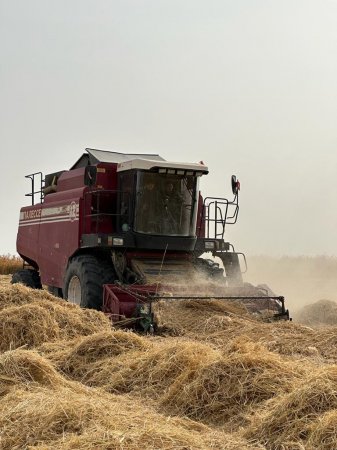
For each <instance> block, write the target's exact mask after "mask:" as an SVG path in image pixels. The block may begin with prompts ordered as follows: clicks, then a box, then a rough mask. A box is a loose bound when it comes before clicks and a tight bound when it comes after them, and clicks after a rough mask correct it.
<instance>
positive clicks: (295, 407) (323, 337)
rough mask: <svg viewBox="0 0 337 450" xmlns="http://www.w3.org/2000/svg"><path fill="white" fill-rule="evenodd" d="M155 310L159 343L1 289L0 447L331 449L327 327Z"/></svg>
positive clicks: (228, 309) (171, 306)
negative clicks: (160, 334)
mask: <svg viewBox="0 0 337 450" xmlns="http://www.w3.org/2000/svg"><path fill="white" fill-rule="evenodd" d="M156 312H157V314H158V316H159V318H160V320H161V322H162V328H161V330H162V333H163V335H164V336H155V337H149V336H139V335H136V334H135V333H133V332H130V331H129V332H127V331H121V330H113V329H111V326H110V323H109V322H108V321H107V319H106V318H105V317H104V315H103V314H101V313H98V312H96V311H91V310H82V309H80V308H78V307H77V306H74V305H70V304H68V303H66V302H64V301H63V300H60V299H56V298H55V297H53V296H51V295H50V294H48V293H47V292H45V291H42V290H31V289H28V288H26V287H24V286H21V285H19V284H17V285H11V286H3V287H2V286H0V323H1V327H0V398H1V400H2V401H1V402H0V430H1V444H0V446H1V448H4V449H8V450H9V449H21V448H27V449H33V448H34V449H40V450H42V449H50V448H53V449H54V448H55V449H61V448H62V449H76V450H77V449H80V450H82V449H93V448H97V449H107V450H108V449H123V450H132V449H139V448H147V449H172V450H173V449H184V450H189V449H212V448H214V449H232V450H234V449H236V450H244V449H247V450H248V449H253V448H255V449H258V448H259V449H270V450H271V449H272V450H281V449H282V450H295V449H302V450H303V448H305V449H306V450H335V449H336V448H337V426H336V418H337V416H336V411H337V366H336V365H334V364H333V363H335V362H336V361H337V350H336V349H337V327H325V328H319V329H313V328H310V327H307V326H301V325H298V324H295V323H276V324H275V323H274V324H273V323H263V322H261V321H259V320H257V319H256V318H254V317H252V316H250V315H248V314H247V312H246V311H245V309H243V308H241V307H240V305H238V304H236V303H224V302H217V301H215V300H214V301H210V302H204V301H200V302H198V301H185V302H184V301H182V302H174V303H173V302H172V303H170V302H162V303H160V304H159V306H158V309H157V311H156ZM15 347H22V348H17V349H15V350H11V351H8V349H10V348H15ZM253 443H255V444H253Z"/></svg>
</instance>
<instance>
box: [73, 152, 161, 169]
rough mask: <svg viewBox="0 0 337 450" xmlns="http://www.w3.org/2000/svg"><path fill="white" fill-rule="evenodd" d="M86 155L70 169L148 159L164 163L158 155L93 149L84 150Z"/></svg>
mask: <svg viewBox="0 0 337 450" xmlns="http://www.w3.org/2000/svg"><path fill="white" fill-rule="evenodd" d="M85 150H86V151H87V154H86V153H84V154H83V155H82V156H81V157H80V158H79V159H78V160H77V161H76V163H75V164H74V165H73V166H72V167H71V169H70V170H72V169H78V168H79V167H85V166H88V165H90V166H95V165H97V164H99V163H111V164H119V163H121V162H123V161H129V160H131V159H150V160H153V161H165V159H164V158H162V157H161V156H159V155H156V154H148V153H139V154H138V153H119V152H110V151H107V150H96V149H93V148H86V149H85Z"/></svg>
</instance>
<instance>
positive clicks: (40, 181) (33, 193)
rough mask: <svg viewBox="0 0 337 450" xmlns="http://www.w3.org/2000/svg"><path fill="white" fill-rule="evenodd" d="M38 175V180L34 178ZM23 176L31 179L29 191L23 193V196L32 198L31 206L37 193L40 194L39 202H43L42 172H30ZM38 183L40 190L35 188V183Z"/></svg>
mask: <svg viewBox="0 0 337 450" xmlns="http://www.w3.org/2000/svg"><path fill="white" fill-rule="evenodd" d="M38 177H39V180H36V178H38ZM25 178H29V179H30V181H31V192H29V193H28V194H25V197H31V198H32V206H33V205H35V196H36V195H37V194H40V198H39V200H40V203H42V202H43V199H44V194H43V187H44V178H43V174H42V172H35V173H31V174H29V175H26V176H25ZM37 183H38V184H39V187H40V190H35V189H36V184H37Z"/></svg>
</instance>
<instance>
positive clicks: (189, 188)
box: [134, 172, 197, 236]
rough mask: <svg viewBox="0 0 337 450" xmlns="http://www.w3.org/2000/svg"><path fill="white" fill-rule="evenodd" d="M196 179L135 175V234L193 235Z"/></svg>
mask: <svg viewBox="0 0 337 450" xmlns="http://www.w3.org/2000/svg"><path fill="white" fill-rule="evenodd" d="M196 193H197V177H195V176H190V175H189V176H187V175H168V174H159V173H151V172H138V174H137V188H136V211H135V226H134V228H135V231H137V232H139V233H148V234H160V235H173V236H195V228H196V212H197V207H196V202H197V194H196Z"/></svg>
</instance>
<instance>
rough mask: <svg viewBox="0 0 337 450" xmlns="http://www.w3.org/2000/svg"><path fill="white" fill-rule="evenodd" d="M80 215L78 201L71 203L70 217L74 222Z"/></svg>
mask: <svg viewBox="0 0 337 450" xmlns="http://www.w3.org/2000/svg"><path fill="white" fill-rule="evenodd" d="M77 215H78V204H77V203H76V202H71V203H70V205H69V219H70V221H71V222H73V221H74V220H75V219H76V218H77Z"/></svg>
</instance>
